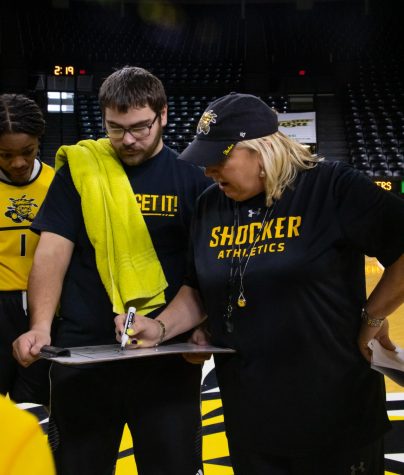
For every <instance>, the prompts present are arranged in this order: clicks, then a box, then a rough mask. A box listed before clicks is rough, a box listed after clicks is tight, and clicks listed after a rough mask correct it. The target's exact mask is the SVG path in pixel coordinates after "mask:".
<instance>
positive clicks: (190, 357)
mask: <svg viewBox="0 0 404 475" xmlns="http://www.w3.org/2000/svg"><path fill="white" fill-rule="evenodd" d="M209 336H210V335H209V333H208V331H207V330H206V328H205V327H204V325H203V324H202V325H201V326H199V327H197V328H195V330H194V331H193V333H192V335H191V336H190V338H189V340H188V342H189V343H194V344H195V345H201V346H204V345H209ZM182 356H183V357H184V358H185V360H186V361H188V363H193V364H202V363H204V362H205V361H206V360H208V359H209V358H210V357H211V356H212V353H183V354H182Z"/></svg>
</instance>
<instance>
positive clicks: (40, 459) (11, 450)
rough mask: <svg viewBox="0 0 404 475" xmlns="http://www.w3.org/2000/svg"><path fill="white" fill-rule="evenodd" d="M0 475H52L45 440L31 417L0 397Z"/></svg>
mask: <svg viewBox="0 0 404 475" xmlns="http://www.w3.org/2000/svg"><path fill="white" fill-rule="evenodd" d="M0 421H1V431H0V454H1V456H0V475H26V474H29V475H54V474H55V468H54V464H53V458H52V454H51V451H50V449H49V446H48V444H47V441H46V436H45V434H44V433H43V432H42V429H41V428H40V426H39V424H38V421H37V419H36V418H35V416H33V415H32V414H30V413H29V412H27V411H23V410H22V409H19V408H18V407H17V406H16V405H15V404H14V403H13V402H12V401H10V400H9V399H7V398H5V397H4V396H1V395H0Z"/></svg>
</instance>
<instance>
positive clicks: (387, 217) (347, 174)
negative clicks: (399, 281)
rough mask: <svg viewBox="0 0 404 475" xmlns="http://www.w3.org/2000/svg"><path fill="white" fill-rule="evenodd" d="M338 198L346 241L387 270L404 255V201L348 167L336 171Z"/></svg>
mask: <svg viewBox="0 0 404 475" xmlns="http://www.w3.org/2000/svg"><path fill="white" fill-rule="evenodd" d="M334 196H335V197H336V200H337V210H338V211H337V212H338V218H339V221H340V223H341V227H342V230H343V233H344V235H345V236H346V238H347V239H348V240H349V241H350V242H351V243H353V245H354V246H355V247H356V248H357V249H359V250H360V251H361V252H363V253H364V254H366V255H368V256H372V257H376V258H377V259H378V260H379V261H380V262H381V263H382V264H383V265H384V266H385V267H387V266H389V265H391V264H392V263H393V262H395V261H396V260H397V259H398V258H399V257H400V256H401V254H403V253H404V200H402V199H400V198H399V197H397V196H396V195H394V194H392V193H390V192H388V191H385V190H383V189H382V188H380V187H378V186H377V185H375V184H374V183H373V182H372V181H370V180H369V179H368V177H366V176H365V175H364V174H362V173H361V172H358V171H357V170H354V169H353V168H352V167H350V166H349V165H346V164H341V165H340V166H339V167H337V168H336V180H335V182H334Z"/></svg>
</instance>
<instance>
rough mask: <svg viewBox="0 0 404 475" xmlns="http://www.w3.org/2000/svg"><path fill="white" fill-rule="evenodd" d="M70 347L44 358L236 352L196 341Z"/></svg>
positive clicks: (95, 359)
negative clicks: (145, 345) (149, 345)
mask: <svg viewBox="0 0 404 475" xmlns="http://www.w3.org/2000/svg"><path fill="white" fill-rule="evenodd" d="M68 349H69V350H70V356H56V357H45V356H43V358H46V359H48V360H50V361H55V362H56V363H61V364H65V365H81V364H93V363H102V362H106V361H118V360H127V359H132V358H145V357H150V356H162V355H173V354H181V353H235V350H233V349H232V348H221V347H217V346H212V345H203V346H202V345H195V344H194V343H171V344H166V345H161V346H157V347H153V348H134V349H125V350H123V351H122V350H121V345H120V344H116V345H98V346H77V347H73V348H68Z"/></svg>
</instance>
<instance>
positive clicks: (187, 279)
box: [184, 200, 199, 290]
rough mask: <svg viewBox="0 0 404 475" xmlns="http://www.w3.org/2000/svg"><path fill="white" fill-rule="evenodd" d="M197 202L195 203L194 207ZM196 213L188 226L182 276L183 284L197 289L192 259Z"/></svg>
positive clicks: (197, 283)
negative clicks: (186, 249) (188, 232)
mask: <svg viewBox="0 0 404 475" xmlns="http://www.w3.org/2000/svg"><path fill="white" fill-rule="evenodd" d="M198 201H199V200H198ZM197 206H198V204H197V205H196V207H197ZM196 220H197V213H196V212H195V213H194V215H193V217H192V221H191V226H190V235H189V240H188V252H187V262H186V271H185V276H184V284H185V285H188V286H189V287H192V288H194V289H198V290H199V282H198V277H197V274H196V269H195V259H194V245H193V243H194V237H195V228H196Z"/></svg>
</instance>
